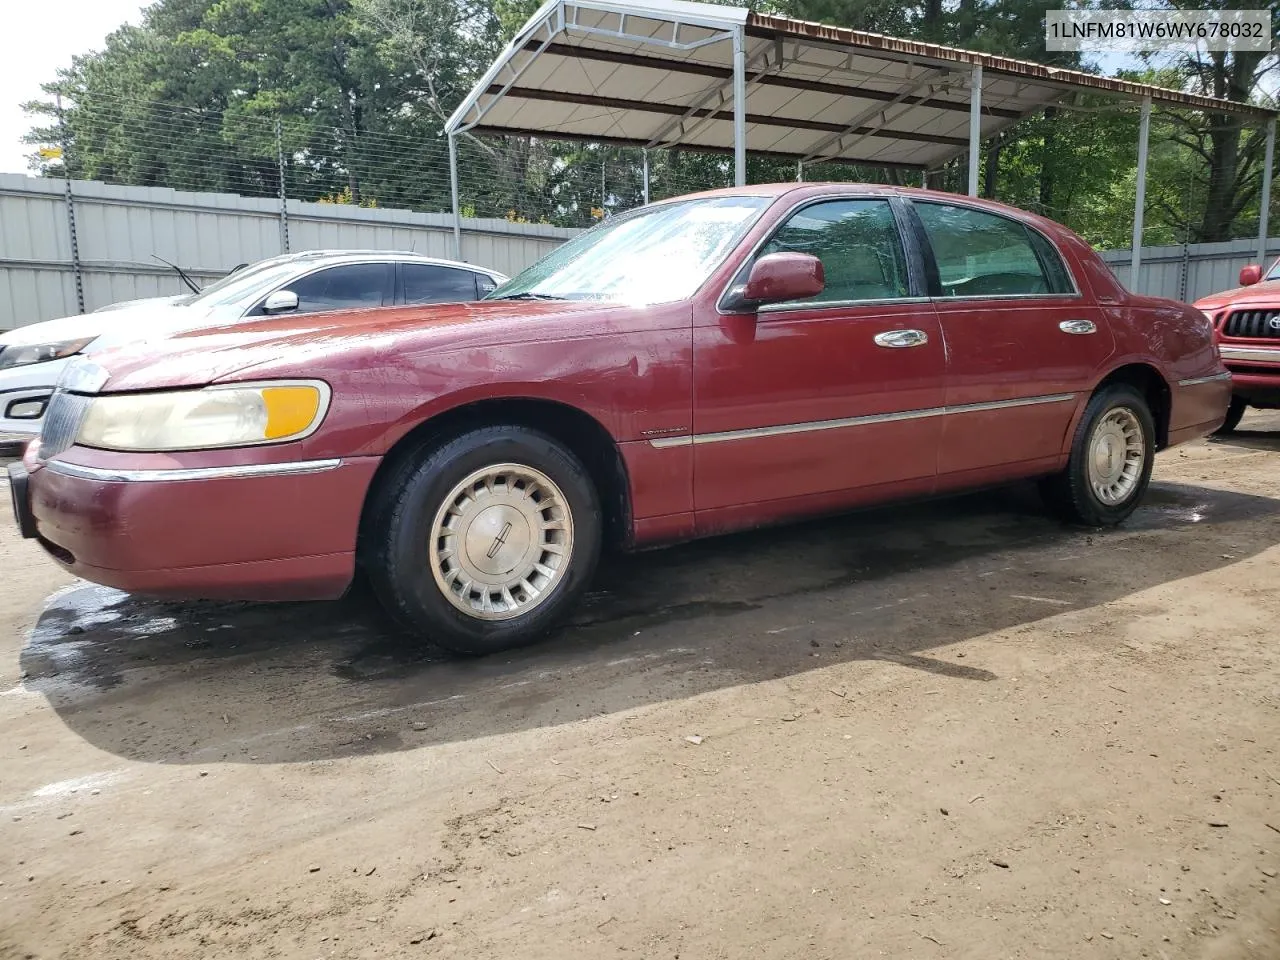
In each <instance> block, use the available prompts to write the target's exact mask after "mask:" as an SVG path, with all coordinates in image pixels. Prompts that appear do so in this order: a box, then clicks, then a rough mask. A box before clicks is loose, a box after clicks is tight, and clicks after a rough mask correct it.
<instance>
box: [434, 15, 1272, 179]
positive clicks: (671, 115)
mask: <svg viewBox="0 0 1280 960" xmlns="http://www.w3.org/2000/svg"><path fill="white" fill-rule="evenodd" d="M738 46H740V47H741V54H740V56H737V57H735V52H736V51H735V48H736V47H738ZM735 66H739V67H740V70H739V71H735ZM975 68H976V69H975ZM739 72H740V74H741V76H740V77H737V78H735V73H739ZM735 79H737V80H738V81H739V82H740V83H741V85H742V86H743V87H744V88H745V91H744V93H745V96H744V97H743V98H742V103H741V105H742V106H743V107H744V108H745V116H744V117H743V121H744V127H745V130H744V137H743V138H742V140H741V141H739V142H735V140H736V138H735V136H734V132H735V131H734V112H735V107H737V106H738V105H739V102H738V100H737V99H736V98H735V97H734V95H733V94H734V85H735ZM975 92H976V93H977V95H976V96H975V95H974V94H975ZM1076 93H1101V94H1110V95H1113V96H1118V97H1124V98H1127V99H1130V100H1137V101H1141V100H1143V99H1144V98H1147V97H1150V99H1151V102H1152V103H1156V104H1162V105H1167V106H1171V107H1179V108H1182V109H1198V110H1215V111H1222V112H1227V113H1234V114H1239V115H1241V116H1242V117H1243V118H1247V120H1246V122H1248V120H1253V121H1254V122H1257V121H1261V120H1266V119H1267V118H1269V117H1272V116H1274V112H1273V111H1270V110H1266V109H1264V108H1260V107H1255V106H1251V105H1248V104H1241V103H1235V102H1232V101H1226V100H1216V99H1213V98H1210V97H1202V96H1197V95H1194V94H1189V93H1183V92H1181V91H1177V90H1167V89H1164V88H1161V87H1154V86H1148V85H1146V84H1140V83H1131V82H1128V81H1124V80H1115V79H1111V78H1109V77H1100V76H1095V75H1093V74H1087V73H1081V72H1079V71H1073V70H1059V69H1055V68H1053V67H1047V66H1044V65H1042V64H1037V63H1029V62H1026V61H1020V60H1012V59H1009V58H1006V57H998V56H992V55H990V54H983V53H976V52H973V51H969V50H960V49H956V48H952V47H943V46H938V45H935V44H928V43H917V42H915V41H909V40H901V39H897V38H894V37H887V36H882V35H880V34H873V33H863V32H860V31H856V30H846V29H842V28H839V27H831V26H825V25H823V24H818V23H809V22H806V21H801V20H792V19H788V18H786V17H775V16H764V15H760V14H755V13H750V12H749V11H748V10H746V9H745V8H742V7H728V6H717V5H713V4H707V3H691V2H683V0H645V2H634V0H551V2H548V3H546V4H545V5H544V6H543V7H542V8H541V9H539V10H538V12H537V13H536V14H534V16H533V17H532V18H531V19H530V20H529V22H528V23H526V24H525V26H524V28H523V29H522V30H521V31H520V32H519V34H517V35H516V37H515V38H514V39H513V41H512V42H511V44H509V45H508V47H507V48H506V50H504V51H503V53H502V54H501V55H500V56H499V57H498V59H497V60H496V61H495V62H494V64H493V66H492V67H491V68H490V69H489V71H488V72H487V73H486V74H485V76H484V77H483V78H482V79H481V80H480V82H479V83H478V84H477V85H476V87H475V89H473V90H472V91H471V93H470V94H469V95H468V96H467V98H466V100H464V101H463V103H462V104H461V105H460V106H459V108H458V109H457V111H455V112H454V114H453V116H452V117H450V119H449V121H448V124H447V127H446V129H447V131H448V132H449V133H450V134H451V135H452V134H456V133H459V132H463V131H467V130H471V131H474V132H476V133H501V134H524V135H531V136H541V137H548V138H565V139H585V140H592V141H598V142H600V143H607V144H618V145H628V146H640V147H650V148H660V147H685V148H688V149H694V150H728V151H732V150H734V149H735V146H739V143H740V145H741V148H742V149H745V151H747V152H752V153H759V154H763V155H772V156H778V157H787V158H791V159H795V160H803V161H805V162H806V163H812V162H820V161H824V160H844V161H855V162H859V163H868V164H881V165H885V166H896V167H903V168H909V169H916V170H921V169H933V168H936V167H938V166H940V165H942V164H943V163H945V162H946V161H948V160H951V159H953V158H954V157H956V156H958V155H960V154H963V153H965V152H967V151H968V150H969V148H970V143H971V134H976V138H977V140H979V141H980V140H982V139H985V138H986V137H989V136H991V135H992V134H994V133H997V132H999V131H1000V130H1002V129H1004V128H1005V127H1008V126H1010V125H1011V124H1013V123H1016V122H1017V121H1018V120H1019V119H1021V118H1023V117H1025V116H1027V115H1028V114H1030V113H1033V112H1035V111H1036V110H1039V109H1043V108H1044V107H1045V106H1046V105H1048V104H1052V103H1055V102H1059V101H1062V100H1063V99H1065V98H1067V97H1070V96H1072V95H1073V94H1076ZM971 114H973V116H972V117H971ZM971 119H973V120H975V121H976V122H975V123H974V124H973V125H972V127H976V129H971V122H970V121H971Z"/></svg>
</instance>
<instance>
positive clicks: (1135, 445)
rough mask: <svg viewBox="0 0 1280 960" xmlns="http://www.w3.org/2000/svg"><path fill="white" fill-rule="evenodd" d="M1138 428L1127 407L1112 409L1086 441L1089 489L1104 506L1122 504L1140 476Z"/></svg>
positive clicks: (1141, 443) (1142, 442) (1143, 454)
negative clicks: (1087, 443)
mask: <svg viewBox="0 0 1280 960" xmlns="http://www.w3.org/2000/svg"><path fill="white" fill-rule="evenodd" d="M1146 450H1147V445H1146V440H1145V438H1144V437H1143V435H1142V424H1141V423H1139V422H1138V417H1137V415H1136V414H1135V413H1134V412H1133V411H1132V410H1130V409H1129V408H1128V407H1116V408H1115V409H1113V410H1109V411H1107V414H1106V416H1104V417H1103V418H1102V419H1101V420H1099V421H1098V425H1097V426H1095V427H1094V428H1093V436H1092V437H1091V438H1090V440H1089V457H1088V464H1089V485H1090V486H1091V487H1092V488H1093V493H1094V495H1095V496H1096V497H1097V498H1098V499H1099V500H1101V501H1102V502H1103V503H1106V504H1117V503H1123V502H1124V501H1125V500H1127V499H1128V498H1129V496H1130V495H1131V494H1132V493H1133V491H1134V488H1135V487H1137V485H1138V480H1139V478H1140V477H1141V476H1142V467H1143V463H1144V461H1145V459H1146Z"/></svg>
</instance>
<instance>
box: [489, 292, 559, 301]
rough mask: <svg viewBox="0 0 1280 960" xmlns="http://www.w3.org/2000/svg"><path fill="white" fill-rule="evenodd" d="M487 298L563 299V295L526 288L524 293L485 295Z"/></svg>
mask: <svg viewBox="0 0 1280 960" xmlns="http://www.w3.org/2000/svg"><path fill="white" fill-rule="evenodd" d="M486 299H488V300H564V299H567V298H565V297H553V296H552V295H551V294H549V293H530V292H529V291H528V290H526V291H525V292H524V293H511V294H508V295H507V296H505V297H487V298H486Z"/></svg>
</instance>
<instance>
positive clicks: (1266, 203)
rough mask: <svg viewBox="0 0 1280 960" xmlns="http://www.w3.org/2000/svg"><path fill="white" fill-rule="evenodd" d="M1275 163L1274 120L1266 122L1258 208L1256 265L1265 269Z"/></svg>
mask: <svg viewBox="0 0 1280 960" xmlns="http://www.w3.org/2000/svg"><path fill="white" fill-rule="evenodd" d="M1275 162H1276V118H1275V117H1272V118H1271V119H1270V120H1268V121H1267V148H1266V150H1265V151H1264V152H1263V158H1262V205H1261V206H1260V207H1259V208H1258V263H1260V264H1261V265H1262V269H1263V272H1265V271H1266V269H1267V263H1266V261H1267V227H1268V226H1269V225H1270V214H1271V168H1272V167H1273V166H1274V165H1275Z"/></svg>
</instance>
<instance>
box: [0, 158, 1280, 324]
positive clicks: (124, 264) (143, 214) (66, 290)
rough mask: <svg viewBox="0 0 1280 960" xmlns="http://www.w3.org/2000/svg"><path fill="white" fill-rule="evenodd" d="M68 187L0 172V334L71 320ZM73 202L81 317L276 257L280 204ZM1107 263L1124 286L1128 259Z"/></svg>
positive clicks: (430, 226)
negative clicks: (180, 273)
mask: <svg viewBox="0 0 1280 960" xmlns="http://www.w3.org/2000/svg"><path fill="white" fill-rule="evenodd" d="M65 191H66V186H65V184H64V183H63V181H61V180H48V179H39V178H33V177H24V176H21V175H18V174H0V330H8V329H11V328H13V327H15V326H19V325H21V324H25V323H34V322H36V321H38V320H48V319H50V318H52V317H61V316H67V315H70V314H74V313H76V312H77V302H78V293H77V288H76V276H77V271H76V264H75V258H73V255H72V244H71V220H70V217H69V216H68V209H67V201H66V192H65ZM71 195H72V197H73V201H74V212H75V228H76V238H77V248H78V250H77V252H78V260H79V277H80V281H81V288H82V290H83V297H84V308H85V309H86V310H94V309H96V308H98V307H101V306H105V305H106V304H108V303H115V302H117V301H120V300H129V299H133V298H135V297H152V296H161V295H164V294H171V293H183V292H185V288H184V287H183V286H182V283H181V281H180V280H179V279H178V277H177V276H176V275H175V274H174V273H173V271H172V270H170V269H169V268H168V267H166V266H165V265H164V264H162V263H160V262H158V261H157V260H155V259H153V258H152V255H153V254H154V255H156V256H159V257H163V258H164V259H165V260H169V261H171V262H173V263H176V264H178V265H179V266H181V267H182V268H183V269H184V270H186V271H187V273H189V274H190V275H191V276H192V277H194V278H195V279H196V280H197V281H198V282H205V281H209V280H213V279H216V278H217V277H220V276H222V275H223V274H225V273H226V272H227V271H229V270H230V269H231V268H232V267H234V266H236V265H237V264H240V263H246V262H252V261H254V260H260V259H262V258H263V257H270V256H275V255H276V254H278V253H280V252H281V250H282V241H283V230H282V223H281V217H280V202H279V201H278V200H274V199H258V198H253V197H241V196H236V195H233V194H221V193H184V192H181V191H175V190H169V189H167V188H161V187H121V186H114V185H110V184H104V183H96V182H88V181H73V182H72V184H71ZM286 219H287V229H288V238H289V248H290V249H291V250H316V249H324V248H348V249H377V250H411V249H412V250H417V251H418V252H419V253H426V254H429V255H432V256H439V257H447V258H451V257H452V256H453V219H452V217H450V216H449V215H447V214H439V213H414V212H411V211H407V210H376V209H375V210H370V209H362V208H359V207H348V206H339V205H334V204H318V203H302V202H300V201H297V200H290V201H288V206H287V218H286ZM576 232H577V231H574V230H566V229H562V228H559V227H549V226H544V225H541V224H523V223H509V222H507V221H506V220H471V219H464V220H463V235H462V254H463V259H465V260H467V261H469V262H471V263H476V264H481V265H483V266H487V267H492V268H494V269H496V270H500V271H502V272H503V273H506V274H515V273H516V272H518V271H519V270H521V269H523V268H524V267H526V266H528V265H529V264H530V263H532V262H533V261H535V260H537V259H538V258H539V257H541V256H542V255H543V254H545V253H547V252H548V251H550V250H552V249H554V248H555V247H556V246H558V245H559V244H561V243H563V242H564V241H565V240H567V239H568V238H569V237H571V236H573V235H574V233H576ZM1268 249H1269V256H1270V257H1275V256H1277V255H1280V239H1277V240H1272V241H1270V246H1269V248H1268ZM1102 256H1103V257H1104V258H1105V259H1106V260H1107V262H1109V263H1110V264H1111V265H1112V269H1114V270H1115V272H1116V274H1117V276H1119V277H1120V279H1121V280H1122V281H1124V282H1126V283H1127V282H1128V279H1129V270H1128V267H1129V251H1127V250H1108V251H1105V252H1104V253H1103V254H1102ZM1256 259H1257V243H1256V241H1254V240H1233V241H1229V242H1227V243H1204V244H1191V245H1188V246H1186V247H1181V246H1178V247H1146V248H1144V249H1143V254H1142V276H1141V282H1140V284H1139V287H1140V292H1142V293H1150V294H1157V295H1160V296H1166V297H1173V298H1175V299H1180V300H1188V301H1192V300H1196V299H1198V298H1199V297H1202V296H1205V295H1206V294H1209V293H1213V292H1215V291H1218V290H1225V289H1227V288H1229V287H1234V286H1235V285H1236V283H1237V279H1236V278H1237V274H1238V273H1239V271H1240V268H1241V267H1243V266H1244V265H1246V264H1248V263H1254V262H1256Z"/></svg>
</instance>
